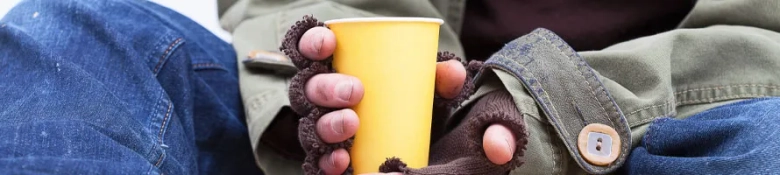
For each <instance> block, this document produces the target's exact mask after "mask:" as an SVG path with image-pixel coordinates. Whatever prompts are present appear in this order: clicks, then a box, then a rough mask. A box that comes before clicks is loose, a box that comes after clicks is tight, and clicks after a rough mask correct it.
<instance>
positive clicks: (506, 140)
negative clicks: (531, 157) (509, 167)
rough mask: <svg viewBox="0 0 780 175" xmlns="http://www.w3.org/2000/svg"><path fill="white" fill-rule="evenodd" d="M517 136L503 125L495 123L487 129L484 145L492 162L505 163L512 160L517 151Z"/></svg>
mask: <svg viewBox="0 0 780 175" xmlns="http://www.w3.org/2000/svg"><path fill="white" fill-rule="evenodd" d="M514 140H515V136H514V135H513V134H512V132H511V131H509V129H508V128H506V127H505V126H503V125H500V124H493V125H490V127H488V128H487V130H485V136H484V137H483V140H482V147H484V149H485V154H486V155H487V158H488V159H489V160H490V162H493V163H495V164H497V165H503V164H505V163H507V162H509V161H510V160H512V155H513V154H514V153H515V141H514Z"/></svg>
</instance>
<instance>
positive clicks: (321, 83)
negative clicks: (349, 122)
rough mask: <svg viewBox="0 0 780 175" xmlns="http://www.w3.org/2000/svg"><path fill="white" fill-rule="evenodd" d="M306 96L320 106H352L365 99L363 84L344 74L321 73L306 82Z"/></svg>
mask: <svg viewBox="0 0 780 175" xmlns="http://www.w3.org/2000/svg"><path fill="white" fill-rule="evenodd" d="M305 88H306V90H305V92H304V93H306V98H308V99H309V100H310V101H311V102H312V103H314V104H315V105H318V106H325V107H331V108H344V107H351V106H354V105H356V104H357V103H358V102H360V99H363V84H362V83H361V82H360V80H358V79H357V78H355V77H352V76H347V75H343V74H319V75H315V76H314V77H312V78H311V79H309V81H308V82H306V87H305Z"/></svg>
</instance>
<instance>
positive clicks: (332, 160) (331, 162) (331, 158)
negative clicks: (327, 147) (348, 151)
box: [328, 153, 336, 167]
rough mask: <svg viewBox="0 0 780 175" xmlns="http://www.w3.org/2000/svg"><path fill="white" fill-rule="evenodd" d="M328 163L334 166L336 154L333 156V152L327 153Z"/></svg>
mask: <svg viewBox="0 0 780 175" xmlns="http://www.w3.org/2000/svg"><path fill="white" fill-rule="evenodd" d="M328 156H329V157H328V165H329V166H330V167H336V156H333V153H330V154H328Z"/></svg>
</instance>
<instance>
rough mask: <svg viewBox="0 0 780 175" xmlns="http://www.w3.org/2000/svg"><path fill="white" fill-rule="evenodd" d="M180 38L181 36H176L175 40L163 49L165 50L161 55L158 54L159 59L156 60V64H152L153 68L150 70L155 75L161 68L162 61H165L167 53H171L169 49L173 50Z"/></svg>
mask: <svg viewBox="0 0 780 175" xmlns="http://www.w3.org/2000/svg"><path fill="white" fill-rule="evenodd" d="M181 40H182V38H177V39H176V40H175V41H173V43H171V44H170V45H168V49H165V52H163V54H162V56H160V59H159V60H158V61H157V65H156V66H154V70H153V71H152V72H154V74H155V75H156V74H157V73H158V72H157V71H159V70H160V68H162V65H163V63H165V58H167V57H168V55H170V54H169V53H171V50H173V48H174V47H176V46H178V45H179V43H180V42H181Z"/></svg>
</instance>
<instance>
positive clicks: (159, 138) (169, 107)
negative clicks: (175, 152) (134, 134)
mask: <svg viewBox="0 0 780 175" xmlns="http://www.w3.org/2000/svg"><path fill="white" fill-rule="evenodd" d="M172 107H173V105H172V104H171V103H168V110H167V111H166V112H165V117H163V121H162V125H161V126H160V132H159V133H158V134H157V140H158V142H160V144H162V143H163V138H162V136H163V131H164V130H165V123H166V122H168V117H169V116H170V114H171V108H172Z"/></svg>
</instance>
